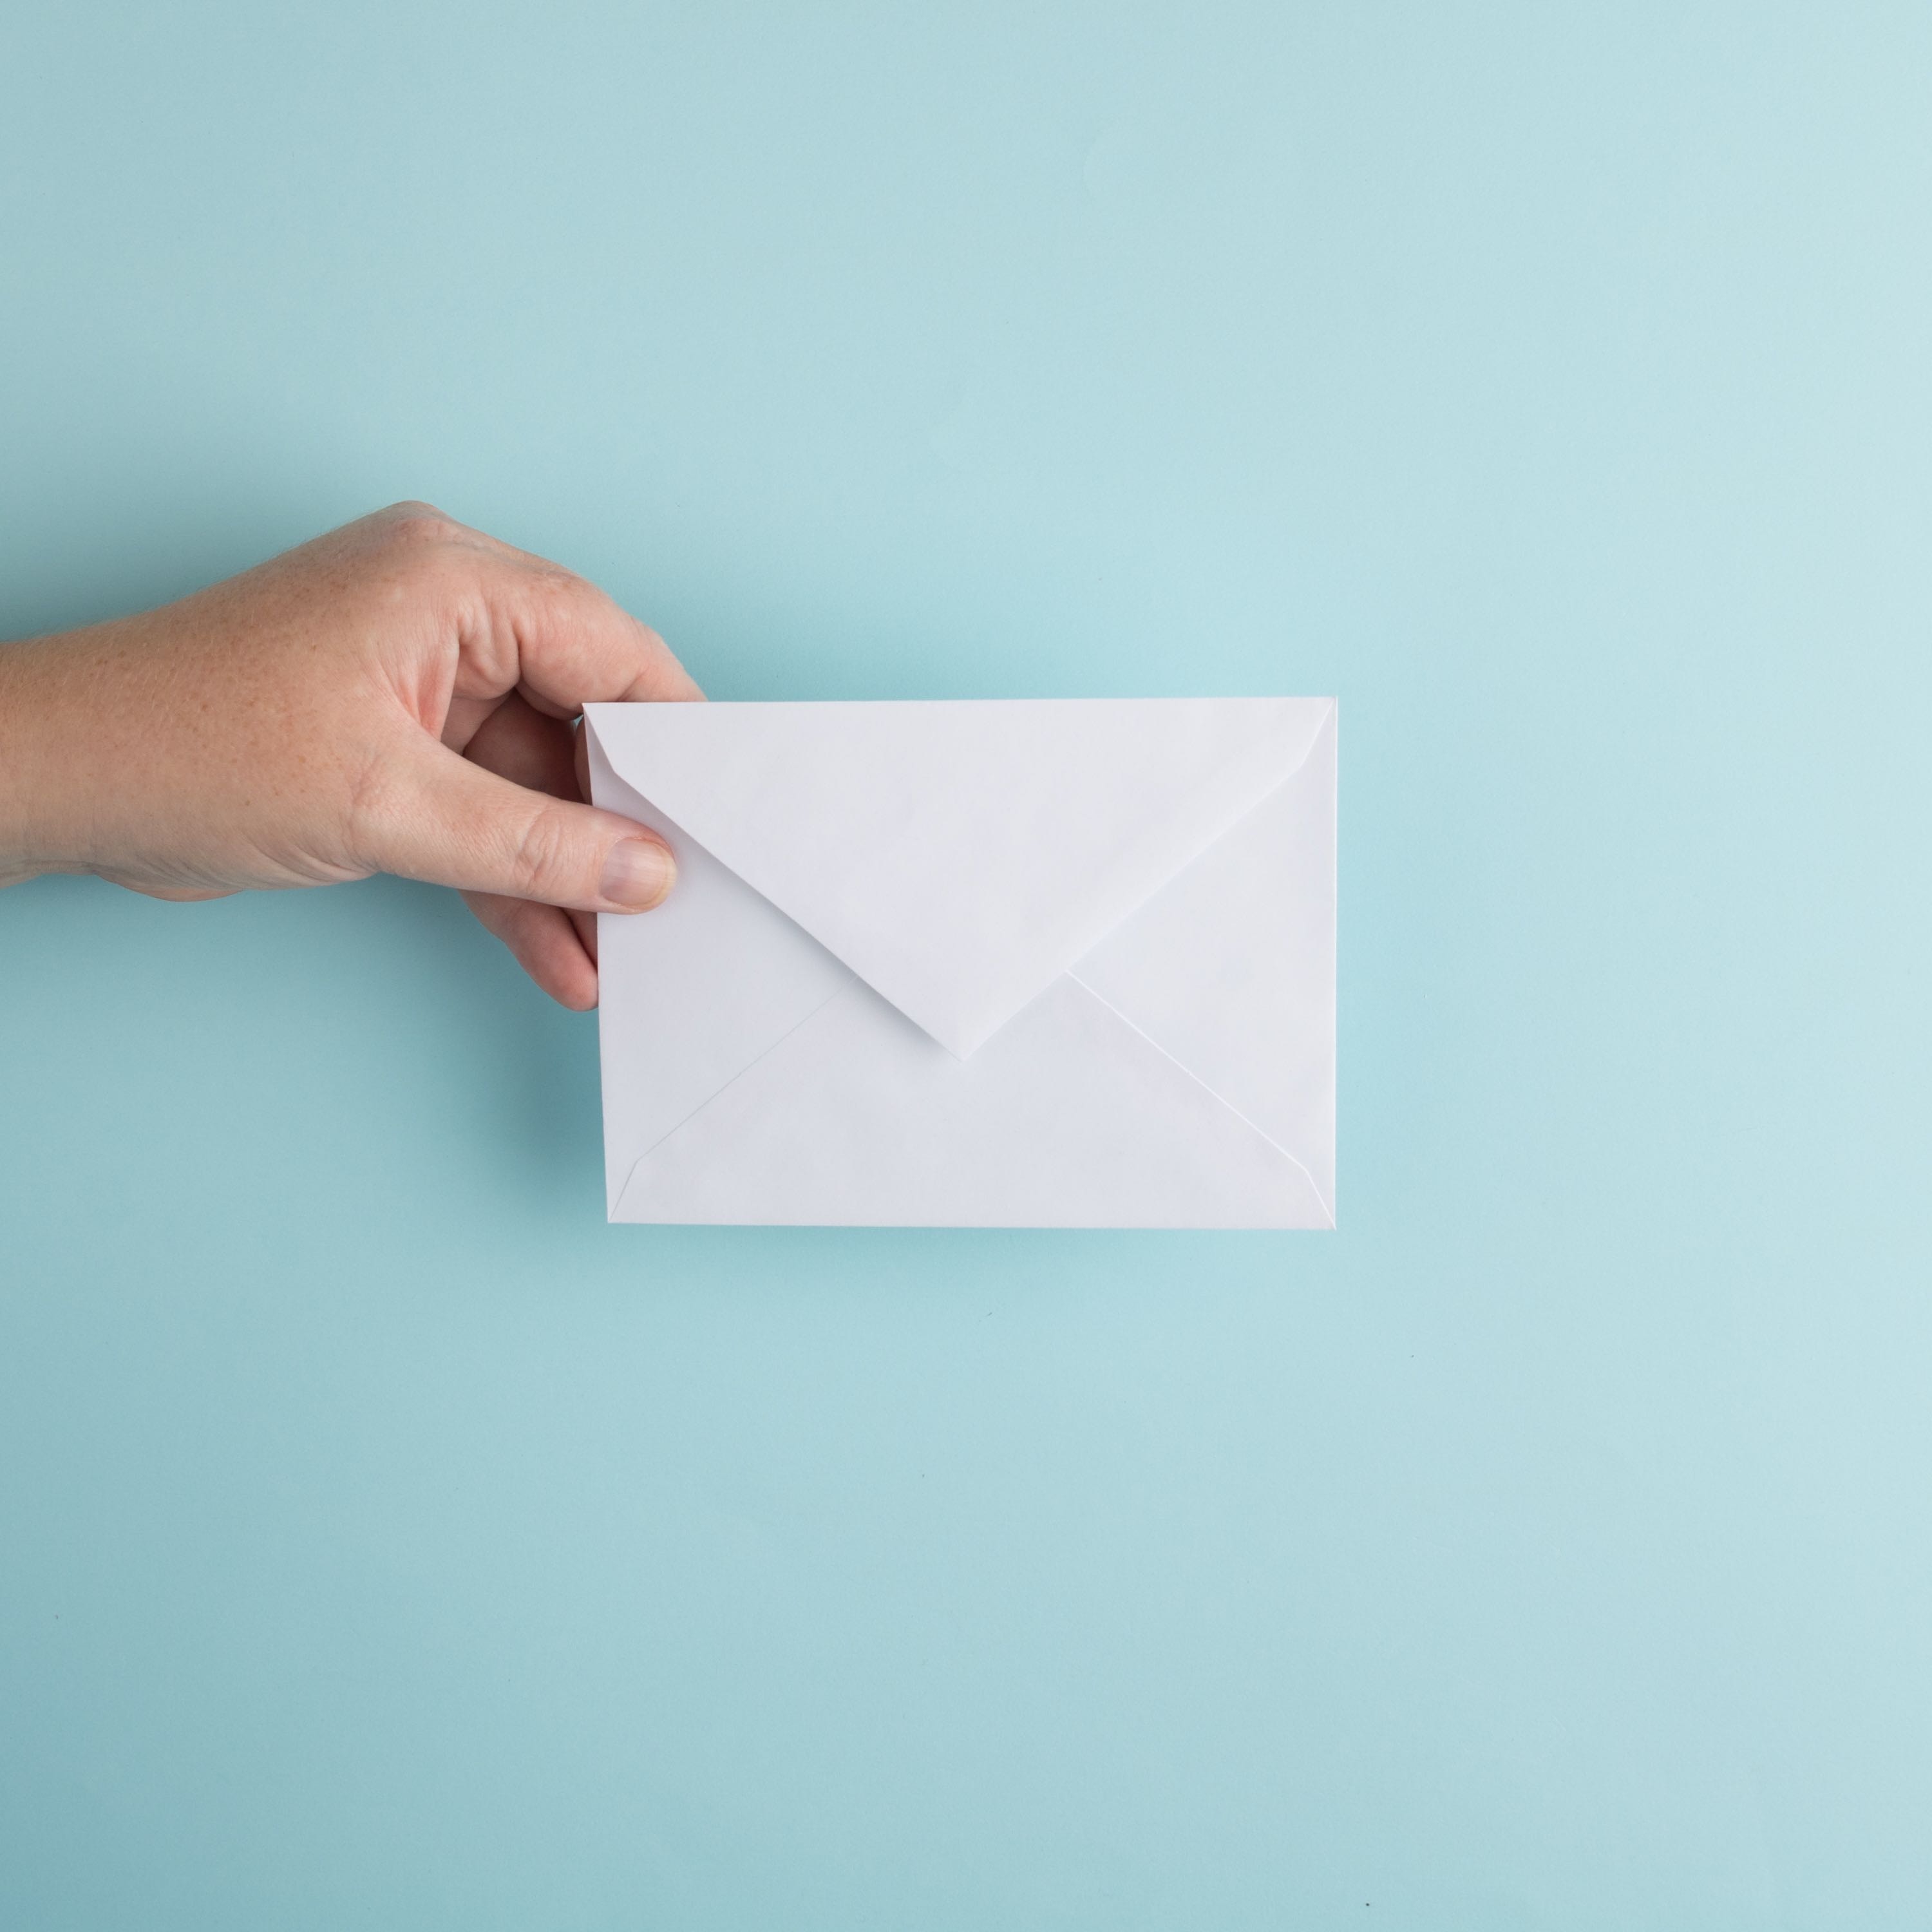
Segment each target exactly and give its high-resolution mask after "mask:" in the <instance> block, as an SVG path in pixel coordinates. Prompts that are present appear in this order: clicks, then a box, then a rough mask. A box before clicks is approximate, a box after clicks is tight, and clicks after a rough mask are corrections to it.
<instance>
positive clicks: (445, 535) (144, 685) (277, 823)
mask: <svg viewBox="0 0 1932 1932" xmlns="http://www.w3.org/2000/svg"><path fill="white" fill-rule="evenodd" d="M700 697H703V693H702V692H701V691H700V690H699V689H698V688H697V685H695V684H694V683H693V682H691V678H690V676H688V674H687V673H686V672H685V669H684V667H683V666H682V665H681V664H679V662H678V661H677V659H676V658H675V657H673V655H671V652H670V649H668V648H667V646H666V645H665V643H664V640H663V639H662V638H661V637H658V634H656V632H655V631H652V630H650V629H649V628H646V626H645V625H643V624H640V622H638V621H637V619H635V618H634V617H632V616H629V615H628V613H626V612H625V611H623V610H620V609H619V607H618V606H617V605H616V604H614V603H613V602H612V601H611V600H610V598H608V597H607V596H605V595H604V593H603V592H601V590H599V589H597V588H596V587H595V586H594V585H592V584H590V583H586V581H585V580H583V578H582V577H577V576H574V575H573V574H571V572H570V571H567V570H564V569H562V568H559V566H558V565H555V564H553V563H548V562H545V561H544V559H542V558H541V557H537V556H530V555H529V554H527V553H525V552H523V551H522V550H512V549H511V547H509V546H508V544H501V543H499V542H497V541H496V540H495V539H494V538H490V537H487V536H484V535H482V534H481V532H478V531H476V530H472V529H466V528H465V527H464V526H463V525H462V524H460V523H457V522H455V521H454V520H452V519H451V518H449V517H446V516H444V515H443V514H442V513H441V512H440V511H437V510H436V509H434V508H431V506H430V505H428V504H425V503H399V504H397V505H394V506H393V507H392V508H389V509H386V510H382V511H377V513H376V514H374V516H370V517H363V518H362V520H360V521H359V522H358V523H350V524H347V525H346V526H344V527H343V528H342V529H338V530H332V531H331V532H329V534H328V535H326V536H322V537H318V538H316V539H315V541H314V542H312V543H308V544H303V545H302V547H300V548H299V549H298V550H290V551H288V552H287V553H284V555H282V556H278V557H275V558H274V559H272V560H271V561H270V562H267V563H265V564H263V565H260V566H259V567H258V568H256V569H254V570H251V571H245V573H244V574H242V575H241V576H239V577H231V578H229V580H227V581H226V583H217V584H215V585H214V586H211V588H210V589H206V590H202V591H198V592H196V593H195V595H193V596H191V597H187V598H183V599H182V600H181V601H180V602H179V603H176V604H167V605H165V606H163V607H162V608H160V609H159V610H150V611H146V612H144V613H142V615H140V616H134V617H124V618H120V619H115V621H114V622H110V623H106V624H98V625H92V626H90V627H89V628H86V629H83V630H79V631H66V632H63V633H61V634H57V635H55V636H52V637H37V638H34V639H32V640H29V641H28V642H26V643H13V644H4V645H0V885H9V884H12V883H16V882H17V881H18V880H23V879H27V878H31V877H34V875H35V874H37V873H42V872H93V873H97V874H99V875H100V876H101V877H102V878H104V879H108V880H112V881H113V883H115V884H116V885H119V886H127V887H129V888H130V889H132V890H133V891H135V892H145V893H147V894H148V895H151V897H154V898H163V899H205V898H219V897H220V896H222V895H224V894H226V893H229V892H242V891H247V890H249V889H254V888H260V887H272V886H316V885H328V884H331V883H337V882H339V881H341V880H348V879H361V878H366V877H368V876H369V875H370V874H372V873H375V872H394V873H398V874H401V875H402V876H403V877H406V878H412V879H422V880H428V881H429V882H430V883H432V884H436V885H444V886H455V887H457V888H458V889H459V890H460V892H462V893H463V896H464V898H466V900H467V901H469V906H470V908H471V910H472V911H473V912H474V913H475V915H476V916H477V917H478V919H481V921H482V922H483V924H484V926H487V927H488V928H489V929H490V931H491V932H493V933H494V934H496V936H497V937H498V938H499V939H501V940H502V941H503V943H504V944H505V945H506V946H508V947H509V949H510V950H511V953H514V955H515V956H516V958H517V961H518V962H519V963H520V965H522V966H523V970H524V971H526V973H528V974H529V976H530V977H531V978H532V980H535V982H536V983H537V984H538V986H541V987H542V988H543V989H544V992H547V993H548V994H550V995H551V996H552V997H553V998H555V999H556V1000H559V1001H561V1002H562V1004H564V1005H565V1006H566V1007H573V1008H575V1009H577V1010H583V1009H586V1008H588V1007H592V1006H595V1004H596V1002H597V964H596V945H597V942H596V922H595V920H594V919H592V917H591V916H590V915H591V914H592V913H600V912H606V913H648V912H649V910H651V909H652V907H655V906H656V905H657V904H659V903H660V902H661V901H662V899H663V898H664V895H665V894H666V893H667V892H669V891H670V888H671V886H672V883H673V880H675V877H676V867H675V865H674V864H673V862H672V859H671V856H670V852H669V850H667V848H666V847H665V846H664V843H663V841H661V840H660V839H659V838H657V837H656V835H655V834H654V833H652V832H650V831H649V830H647V829H646V828H645V827H644V826H640V825H638V824H637V823H634V822H633V821H632V820H629V819H627V818H623V817H619V816H618V815H617V814H616V813H614V812H609V811H600V810H598V808H595V807H594V806H592V805H588V804H586V803H583V802H582V801H583V798H584V797H585V796H586V794H587V790H588V788H587V787H586V785H585V784H584V782H583V754H582V743H581V733H580V729H579V727H577V724H575V722H574V720H575V719H576V717H577V712H578V711H579V710H580V708H581V706H583V705H585V704H586V703H595V702H598V701H600V700H608V699H628V700H682V699H691V698H700Z"/></svg>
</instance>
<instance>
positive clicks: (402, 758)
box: [362, 739, 677, 912]
mask: <svg viewBox="0 0 1932 1932" xmlns="http://www.w3.org/2000/svg"><path fill="white" fill-rule="evenodd" d="M362 843H363V844H364V846H365V850H364V853H363V855H362V856H363V857H364V859H365V861H366V862H368V863H369V864H371V865H374V866H375V867H376V868H377V869H378V870H380V871H385V872H395V873H398V874H401V876H402V877H404V878H406V879H423V880H428V882H429V883H431V884H432V885H438V886H457V887H458V889H460V890H462V891H463V892H499V893H501V894H502V895H504V896H505V898H518V899H540V900H541V901H543V902H544V904H547V905H555V906H568V907H571V908H573V909H574V910H577V911H579V912H648V911H649V910H650V908H651V907H652V906H654V905H656V904H658V902H659V901H661V900H662V898H664V895H665V894H666V893H667V892H669V891H670V889H671V886H672V883H673V881H674V880H676V877H677V862H676V860H675V859H673V858H672V856H671V853H670V847H669V846H667V844H665V843H664V841H663V840H662V839H661V838H659V837H658V835H657V834H656V833H655V832H652V831H649V830H648V829H646V827H644V826H641V825H639V824H637V823H635V822H634V820H631V819H628V818H620V817H618V815H617V814H616V813H615V812H613V811H599V810H598V808H597V807H596V806H595V805H577V804H574V803H572V802H571V801H570V800H568V799H560V798H553V797H551V796H550V795H549V793H547V792H540V791H530V790H526V788H525V787H523V786H522V785H520V784H514V783H513V782H512V781H511V780H510V779H508V778H499V777H498V776H497V775H496V773H495V772H487V771H485V770H484V769H483V768H482V766H480V765H478V764H473V763H471V761H470V760H469V759H467V758H465V757H462V756H460V754H458V753H457V752H455V751H451V750H449V748H447V747H446V746H445V745H440V744H438V743H437V742H435V741H434V739H424V740H422V741H421V742H420V743H419V744H416V745H412V746H411V747H410V750H409V751H407V753H406V754H399V755H398V757H397V759H396V761H395V769H394V775H393V777H392V781H391V782H390V783H389V784H386V785H385V786H384V787H383V795H382V796H380V798H379V799H378V800H377V801H376V802H374V805H372V806H371V808H370V811H369V814H368V817H367V818H366V820H365V824H364V826H363V828H362Z"/></svg>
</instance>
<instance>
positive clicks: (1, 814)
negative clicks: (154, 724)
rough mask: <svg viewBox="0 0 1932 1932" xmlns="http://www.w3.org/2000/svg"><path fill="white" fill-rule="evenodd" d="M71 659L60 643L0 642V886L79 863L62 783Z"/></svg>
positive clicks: (71, 794) (70, 796)
mask: <svg viewBox="0 0 1932 1932" xmlns="http://www.w3.org/2000/svg"><path fill="white" fill-rule="evenodd" d="M76 656H77V653H76V652H75V651H74V643H73V640H72V639H71V638H70V637H36V638H34V639H33V640H31V641H29V642H27V643H0V886H9V885H13V884H16V883H18V882H19V881H20V880H23V879H30V878H31V877H34V875H35V874H37V873H40V872H55V871H79V870H81V869H83V868H85V866H86V862H87V857H86V854H87V846H88V838H87V829H86V826H85V824H84V823H80V822H78V819H77V811H78V809H79V808H80V799H79V797H78V796H77V792H76V790H75V788H74V787H73V785H72V784H71V782H70V780H71V769H70V766H71V760H72V758H73V756H74V751H75V750H76V748H77V738H78V736H79V733H78V731H77V727H76V726H75V724H74V723H73V722H72V721H71V711H72V706H73V700H74V695H75V694H74V683H75V678H76V673H77V670H79V668H80V667H79V666H78V664H77V663H76V662H75V661H74V660H75V658H76Z"/></svg>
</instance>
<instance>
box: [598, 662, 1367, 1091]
mask: <svg viewBox="0 0 1932 1932" xmlns="http://www.w3.org/2000/svg"><path fill="white" fill-rule="evenodd" d="M1332 708H1333V703H1332V700H1330V699H1328V698H1279V697H1278V698H1121V699H1056V700H970V701H953V702H905V703H894V702H880V703H769V704H768V703H751V704H732V703H711V704H600V705H592V706H589V707H587V709H586V718H587V720H588V721H589V725H590V727H591V729H592V730H594V731H595V733H596V734H597V737H598V742H599V743H600V745H601V748H602V749H603V751H604V755H605V756H606V757H607V758H608V760H609V761H610V765H611V766H612V768H613V770H614V771H615V772H616V773H617V774H618V775H619V776H620V777H622V778H623V780H624V781H625V783H627V784H629V785H631V787H634V789H635V790H637V792H639V793H640V794H641V795H642V796H644V797H645V798H646V799H649V801H650V802H652V804H653V805H655V806H656V807H657V808H658V810H660V811H662V812H663V813H664V814H665V815H666V817H668V818H670V819H671V820H673V821H674V822H675V823H677V824H678V825H680V826H683V827H684V828H685V830H686V831H688V832H689V833H690V834H691V836H692V837H693V838H695V839H697V840H698V841H700V843H701V844H703V846H705V847H706V849H707V850H709V851H710V852H711V853H712V854H714V855H715V856H716V857H717V858H718V859H719V860H721V862H723V863H724V864H725V865H728V866H729V867H730V868H731V869H732V870H733V871H734V872H736V874H738V875H739V877H741V878H742V879H743V880H745V883H747V884H748V885H750V886H752V887H753V888H754V889H755V890H757V892H760V893H762V894H763V895H764V896H765V897H766V898H768V899H769V900H770V901H772V904H774V905H775V906H777V907H778V908H779V910H781V911H782V912H784V913H786V914H787V916H790V918H792V919H795V920H796V922H798V923H799V925H800V926H803V927H804V928H805V930H806V931H807V932H810V933H811V935H813V937H814V938H816V939H817V940H818V941H820V944H823V945H824V946H825V947H827V948H828V949H829V950H831V951H832V952H833V953H835V954H837V955H838V957H839V958H840V959H842V960H843V961H844V962H845V964H846V965H848V966H849V967H850V968H851V969H852V971H853V972H855V973H856V974H858V975H859V977H860V978H861V979H862V980H865V981H866V982H867V983H868V984H869V985H870V986H872V987H873V988H874V989H876V990H877V992H879V993H880V994H882V995H883V996H884V997H885V998H886V999H888V1000H889V1001H891V1002H892V1004H893V1005H895V1007H898V1008H899V1010H901V1012H903V1013H905V1014H906V1015H907V1017H908V1018H910V1019H912V1020H913V1021H914V1022H916V1023H917V1024H918V1025H919V1026H921V1027H922V1028H924V1029H925V1030H926V1031H927V1032H928V1033H929V1034H932V1037H934V1038H935V1040H938V1041H939V1042H940V1043H941V1044H942V1045H943V1046H946V1047H947V1048H948V1049H950V1051H952V1052H953V1053H955V1054H956V1055H959V1056H961V1057H962V1058H964V1057H965V1056H966V1055H968V1054H970V1053H971V1052H972V1051H973V1050H974V1048H976V1047H977V1046H979V1045H980V1043H981V1042H982V1041H983V1040H985V1039H986V1037H988V1036H989V1034H992V1032H993V1031H995V1029H996V1028H998V1027H999V1026H1001V1025H1002V1024H1003V1023H1004V1022H1005V1021H1006V1020H1007V1019H1009V1018H1010V1017H1011V1016H1012V1015H1013V1013H1016V1011H1017V1010H1019V1008H1020V1007H1022V1006H1023V1005H1025V1004H1026V1002H1027V1001H1029V1000H1031V998H1034V996H1035V995H1037V994H1038V993H1039V992H1040V991H1041V990H1042V989H1043V988H1044V987H1045V986H1046V985H1047V984H1048V983H1049V981H1051V980H1052V979H1053V978H1054V977H1055V976H1056V975H1057V974H1059V973H1061V971H1064V969H1065V968H1067V966H1068V965H1070V964H1071V963H1072V962H1073V961H1074V960H1075V959H1078V958H1079V956H1081V954H1082V953H1085V951H1086V950H1088V948H1089V947H1091V946H1092V945H1093V944H1094V943H1095V942H1096V941H1098V940H1099V939H1100V938H1102V937H1103V935H1105V934H1106V932H1109V930H1110V929H1112V927H1113V926H1115V924H1117V923H1118V922H1119V921H1120V920H1121V919H1123V918H1124V917H1125V916H1126V915H1127V913H1130V912H1131V911H1132V910H1133V909H1134V908H1135V907H1136V906H1138V905H1139V904H1141V903H1142V901H1144V900H1145V899H1146V898H1148V895H1150V894H1151V893H1152V892H1154V891H1155V890H1157V889H1158V888H1159V887H1160V886H1162V885H1163V884H1164V883H1166V880H1169V878H1171V877H1172V876H1173V875H1174V874H1175V872H1177V871H1179V870H1180V868H1181V867H1182V866H1184V865H1186V864H1187V862H1189V860H1190V859H1193V857H1194V856H1196V854H1197V853H1199V852H1201V851H1202V850H1205V847H1207V846H1208V844H1211V843H1212V841H1214V839H1216V838H1218V837H1219V836H1220V835H1221V834H1222V833H1223V832H1225V831H1226V830H1227V829H1229V826H1232V825H1233V824H1234V823H1235V822H1236V821H1237V820H1238V819H1240V818H1241V817H1242V816H1243V815H1244V814H1246V813H1247V811H1250V810H1251V809H1252V808H1253V806H1254V805H1256V804H1257V803H1258V802H1259V801H1260V800H1261V799H1262V798H1263V797H1264V796H1266V795H1267V793H1268V792H1269V791H1271V790H1273V789H1274V787H1275V786H1276V785H1277V784H1280V782H1281V781H1282V780H1283V779H1284V778H1286V777H1287V776H1288V775H1289V773H1291V772H1293V771H1294V770H1295V769H1296V767H1297V766H1299V765H1300V763H1301V761H1302V760H1303V759H1304V758H1305V757H1307V754H1308V751H1309V748H1310V745H1312V744H1313V742H1314V739H1315V737H1316V733H1317V732H1318V731H1319V730H1320V728H1321V726H1322V723H1323V721H1324V720H1325V719H1326V718H1327V717H1328V715H1329V712H1330V711H1331V709H1332Z"/></svg>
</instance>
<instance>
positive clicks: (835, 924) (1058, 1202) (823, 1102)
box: [585, 698, 1336, 1228]
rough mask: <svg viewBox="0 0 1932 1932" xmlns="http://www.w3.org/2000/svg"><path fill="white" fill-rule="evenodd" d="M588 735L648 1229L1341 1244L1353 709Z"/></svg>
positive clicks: (603, 952)
mask: <svg viewBox="0 0 1932 1932" xmlns="http://www.w3.org/2000/svg"><path fill="white" fill-rule="evenodd" d="M585 717H586V729H587V732H588V735H589V753H590V766H591V775H592V793H593V796H595V799H596V802H598V804H600V805H604V806H607V807H608V808H610V809H611V810H613V811H621V812H625V813H626V814H629V815H631V816H632V817H636V818H637V819H639V820H642V821H643V823H646V824H649V825H650V826H652V827H653V828H654V829H655V830H657V831H658V832H660V833H661V834H662V835H663V836H664V838H666V839H667V841H669V842H670V845H671V847H672V848H673V850H674V851H675V852H676V855H677V859H678V865H679V881H678V885H677V889H676V891H675V892H673V893H672V895H671V896H670V898H669V899H668V900H667V901H666V902H665V904H664V905H663V906H662V907H659V908H658V910H656V911H655V912H652V913H645V914H642V915H640V916H635V917H631V918H624V917H619V916H605V917H604V918H603V919H601V921H600V922H599V928H598V950H599V956H600V957H599V974H600V979H601V987H602V994H601V1042H602V1052H603V1065H604V1150H605V1161H606V1169H607V1190H608V1199H609V1203H610V1216H611V1218H612V1219H613V1220H634V1221H669V1222H719V1223H784V1224H792V1225H800V1224H807V1223H820V1224H834V1225H861V1224H871V1225H888V1226H1010V1227H1022V1226H1025V1227H1044V1226H1073V1227H1229V1228H1232V1227H1280V1228H1326V1227H1331V1226H1333V1225H1334V1198H1335V1196H1334V1065H1335V1055H1334V1039H1335V1027H1334V1006H1335V990H1334V937H1335V795H1336V707H1335V705H1334V701H1333V700H1330V699H1327V698H1247V699H1206V698H1187V699H1121V700H1073V699H1070V700H1011V701H1006V700H1000V701H971V702H934V703H822V704H728V703H715V704H663V705H616V704H611V705H592V706H589V707H587V709H586V713H585Z"/></svg>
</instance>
